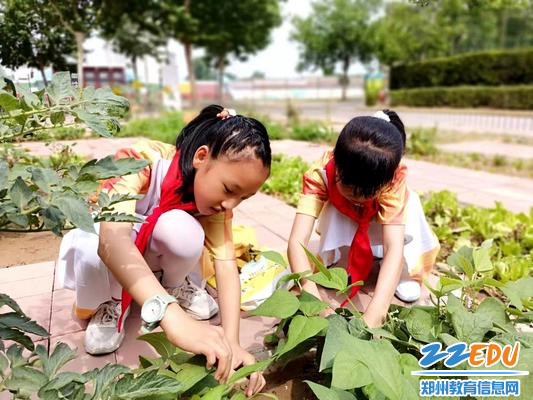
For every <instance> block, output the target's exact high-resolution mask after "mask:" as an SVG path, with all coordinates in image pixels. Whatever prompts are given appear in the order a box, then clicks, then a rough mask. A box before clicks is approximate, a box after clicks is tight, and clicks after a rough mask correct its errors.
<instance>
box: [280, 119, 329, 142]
mask: <svg viewBox="0 0 533 400" xmlns="http://www.w3.org/2000/svg"><path fill="white" fill-rule="evenodd" d="M291 130H292V132H291V135H290V138H291V139H294V140H304V141H306V142H330V141H332V140H334V138H335V137H336V135H335V132H334V131H333V130H332V129H331V128H330V127H328V126H327V125H324V124H323V123H320V122H299V123H295V124H293V125H292V126H291Z"/></svg>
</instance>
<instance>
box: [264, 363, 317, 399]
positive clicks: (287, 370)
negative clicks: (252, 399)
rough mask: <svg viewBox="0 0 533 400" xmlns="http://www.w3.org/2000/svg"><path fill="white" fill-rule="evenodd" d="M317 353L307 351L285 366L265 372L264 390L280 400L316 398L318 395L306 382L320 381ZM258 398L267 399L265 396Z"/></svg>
mask: <svg viewBox="0 0 533 400" xmlns="http://www.w3.org/2000/svg"><path fill="white" fill-rule="evenodd" d="M315 358H316V354H314V353H312V354H310V353H307V354H306V355H304V356H302V357H301V358H297V359H295V360H292V361H290V362H289V363H287V365H285V366H284V367H283V368H280V369H278V370H276V371H272V372H270V373H266V374H265V379H266V382H267V384H266V387H265V388H264V389H263V390H262V391H263V392H266V393H271V394H273V395H275V396H277V398H278V399H279V400H293V399H298V400H315V399H316V398H317V397H316V396H315V395H314V393H313V391H312V390H311V388H310V387H309V385H307V383H305V382H304V381H305V380H311V381H313V382H320V374H319V373H318V372H317V371H318V367H317V366H316V365H315V360H314V359H315ZM257 398H258V399H261V400H266V399H267V398H266V397H265V396H258V397H257Z"/></svg>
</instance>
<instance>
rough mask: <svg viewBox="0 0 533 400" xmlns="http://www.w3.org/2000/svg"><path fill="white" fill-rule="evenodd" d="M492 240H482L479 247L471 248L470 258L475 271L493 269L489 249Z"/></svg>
mask: <svg viewBox="0 0 533 400" xmlns="http://www.w3.org/2000/svg"><path fill="white" fill-rule="evenodd" d="M491 246H492V240H487V241H485V242H483V244H482V245H481V247H479V248H477V249H473V250H472V258H473V260H474V268H475V270H476V271H477V272H487V271H491V270H492V269H493V266H492V262H491V260H490V249H491Z"/></svg>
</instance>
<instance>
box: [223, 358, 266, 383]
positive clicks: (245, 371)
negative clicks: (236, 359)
mask: <svg viewBox="0 0 533 400" xmlns="http://www.w3.org/2000/svg"><path fill="white" fill-rule="evenodd" d="M271 363H272V360H271V359H266V360H263V361H259V362H257V363H255V364H252V365H247V366H245V367H242V368H239V370H238V371H236V372H235V373H234V374H233V375H232V376H231V377H230V378H229V380H228V385H233V384H234V383H235V382H237V381H238V380H240V379H242V378H245V377H247V376H249V375H251V374H253V373H254V372H257V371H264V370H265V369H267V368H268V366H269V365H270V364H271Z"/></svg>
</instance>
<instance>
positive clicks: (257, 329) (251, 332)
mask: <svg viewBox="0 0 533 400" xmlns="http://www.w3.org/2000/svg"><path fill="white" fill-rule="evenodd" d="M277 322H278V320H277V319H275V318H267V317H247V318H242V319H241V324H240V328H241V329H240V338H239V340H240V343H241V347H242V348H244V349H245V350H247V351H249V352H251V353H252V354H257V353H259V352H261V351H263V350H264V349H265V346H264V344H263V337H264V336H265V335H266V334H268V333H272V331H273V327H274V325H275V324H276V323H277Z"/></svg>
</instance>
